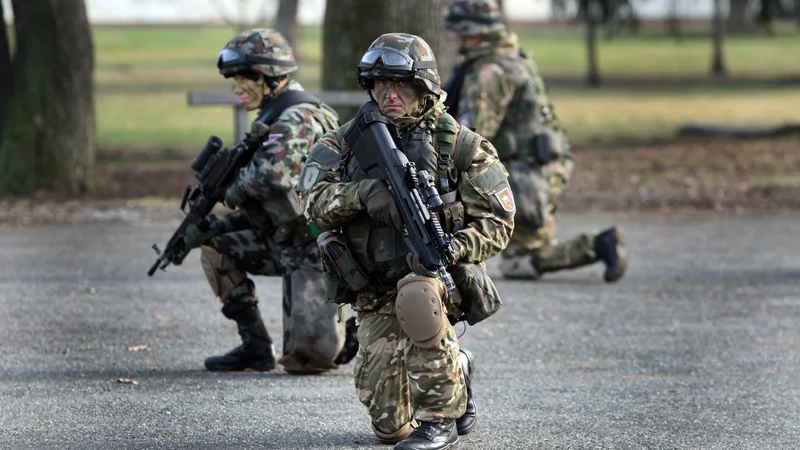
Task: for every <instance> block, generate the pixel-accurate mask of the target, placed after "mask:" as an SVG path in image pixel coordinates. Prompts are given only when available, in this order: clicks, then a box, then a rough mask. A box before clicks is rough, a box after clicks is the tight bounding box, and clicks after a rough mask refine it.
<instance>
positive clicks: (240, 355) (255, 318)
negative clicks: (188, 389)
mask: <svg viewBox="0 0 800 450" xmlns="http://www.w3.org/2000/svg"><path fill="white" fill-rule="evenodd" d="M222 313H223V314H225V317H227V318H229V319H232V320H234V321H236V325H237V327H238V328H239V336H241V338H242V345H240V346H238V347H236V348H234V349H233V350H231V351H229V352H228V353H226V354H224V355H222V356H210V357H208V358H206V361H205V366H206V369H208V370H210V371H212V372H233V371H239V370H245V369H251V370H258V371H262V372H263V371H268V370H272V369H274V368H275V349H274V348H273V347H272V339H271V338H270V337H269V333H267V329H266V327H264V321H263V320H261V313H260V312H259V311H258V307H257V306H255V305H246V304H241V303H225V305H224V306H223V307H222Z"/></svg>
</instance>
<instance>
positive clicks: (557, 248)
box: [502, 160, 598, 273]
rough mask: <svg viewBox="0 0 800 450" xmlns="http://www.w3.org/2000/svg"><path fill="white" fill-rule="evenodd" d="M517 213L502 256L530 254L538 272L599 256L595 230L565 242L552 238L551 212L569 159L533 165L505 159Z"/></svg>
mask: <svg viewBox="0 0 800 450" xmlns="http://www.w3.org/2000/svg"><path fill="white" fill-rule="evenodd" d="M506 169H507V170H508V173H509V176H508V181H509V184H510V185H511V191H512V192H513V193H514V201H515V203H516V205H517V213H516V215H515V216H514V232H513V234H512V235H511V239H510V241H509V243H508V246H507V247H506V249H505V250H504V251H503V254H502V255H503V257H504V258H511V257H518V256H521V255H526V254H527V255H530V258H531V262H532V264H533V266H534V268H535V269H536V271H537V272H538V273H544V272H553V271H556V270H560V269H567V268H572V267H579V266H583V265H586V264H591V263H593V262H596V261H597V260H598V258H597V255H596V254H595V251H594V239H595V237H596V233H583V234H579V235H578V236H575V237H574V238H572V239H569V240H567V241H565V242H558V241H557V240H556V238H555V234H556V221H555V217H554V213H555V211H556V208H557V204H558V203H557V202H558V197H559V196H560V195H561V193H562V192H563V190H564V188H565V187H566V186H567V184H568V182H569V178H570V175H571V173H572V161H570V160H566V161H564V162H560V161H559V162H555V163H551V164H548V165H547V166H535V165H531V164H529V163H526V162H523V161H510V162H508V163H506Z"/></svg>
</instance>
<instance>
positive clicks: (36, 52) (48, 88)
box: [0, 0, 94, 194]
mask: <svg viewBox="0 0 800 450" xmlns="http://www.w3.org/2000/svg"><path fill="white" fill-rule="evenodd" d="M12 5H13V8H14V17H15V36H16V43H17V51H16V54H15V56H14V60H13V77H14V80H15V85H14V93H13V94H12V97H11V102H10V106H9V111H8V118H7V122H6V128H5V132H4V134H3V136H2V138H3V140H2V143H0V194H1V193H17V194H30V193H32V192H33V191H34V190H36V189H53V190H59V191H61V192H64V193H78V192H83V191H85V190H86V189H87V188H90V187H91V175H92V171H93V170H92V169H93V165H94V146H93V139H94V85H93V80H92V75H93V70H94V48H93V44H92V35H91V29H90V27H89V22H88V19H87V17H86V8H85V6H84V2H83V0H58V1H51V0H12Z"/></svg>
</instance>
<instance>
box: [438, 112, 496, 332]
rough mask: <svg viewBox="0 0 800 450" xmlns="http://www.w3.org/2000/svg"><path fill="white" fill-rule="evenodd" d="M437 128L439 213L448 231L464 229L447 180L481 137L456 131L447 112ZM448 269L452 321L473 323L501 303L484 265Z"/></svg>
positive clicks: (463, 167) (465, 165) (465, 164)
mask: <svg viewBox="0 0 800 450" xmlns="http://www.w3.org/2000/svg"><path fill="white" fill-rule="evenodd" d="M436 131H437V133H436V149H437V154H438V157H437V158H438V162H437V168H438V174H439V186H438V188H439V194H440V196H441V198H442V202H444V204H445V206H444V209H443V210H442V212H441V213H440V214H441V221H442V224H443V225H444V226H445V227H446V228H445V229H446V230H447V231H448V232H450V233H455V232H456V231H458V230H461V229H463V228H464V226H465V219H466V218H465V214H464V205H463V203H461V201H460V199H458V192H457V191H456V190H454V189H453V188H452V187H451V184H450V180H451V179H452V180H453V181H454V182H455V183H457V182H458V175H459V174H461V173H466V172H467V171H468V170H469V166H470V165H471V164H472V159H473V158H474V156H475V152H476V151H477V150H478V146H479V145H480V136H478V135H477V134H476V133H473V132H466V131H462V132H461V133H457V132H458V129H457V128H456V124H455V120H454V119H453V118H452V117H451V116H450V115H448V114H443V115H441V116H440V117H439V120H438V123H437V127H436ZM451 160H452V161H451ZM451 175H455V176H451ZM447 271H448V272H450V275H452V277H453V281H454V282H455V284H456V289H457V292H456V293H455V295H453V296H452V298H451V303H452V304H453V305H452V306H453V307H452V308H449V311H448V316H449V319H450V322H452V323H453V324H455V323H456V322H460V321H462V320H466V321H467V323H469V324H470V325H475V324H476V323H478V322H481V321H482V320H484V319H486V318H488V317H490V316H491V315H493V314H494V313H496V312H497V311H498V310H499V309H500V307H501V306H503V302H502V300H501V299H500V294H499V292H498V291H497V288H496V287H495V285H494V282H493V281H492V279H491V278H490V277H489V274H488V273H487V272H486V267H485V265H484V264H482V263H481V264H472V263H466V262H459V263H457V264H455V265H454V266H451V267H449V268H448V269H447Z"/></svg>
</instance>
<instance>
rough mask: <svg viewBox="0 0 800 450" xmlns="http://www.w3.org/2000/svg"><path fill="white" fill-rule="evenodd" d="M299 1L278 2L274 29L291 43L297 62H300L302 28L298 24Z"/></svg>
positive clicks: (282, 0)
mask: <svg viewBox="0 0 800 450" xmlns="http://www.w3.org/2000/svg"><path fill="white" fill-rule="evenodd" d="M298 3H299V0H278V13H277V14H276V15H275V26H274V28H275V29H276V30H277V31H278V32H280V33H281V34H282V35H283V37H285V38H286V40H287V41H289V45H291V46H292V50H293V51H294V57H295V59H296V60H298V61H299V60H300V27H299V26H298V24H297V10H298Z"/></svg>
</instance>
